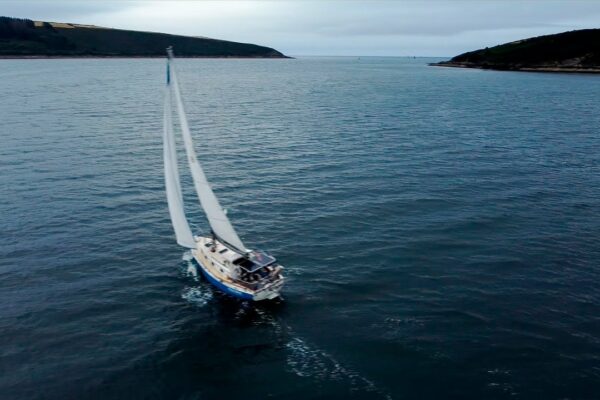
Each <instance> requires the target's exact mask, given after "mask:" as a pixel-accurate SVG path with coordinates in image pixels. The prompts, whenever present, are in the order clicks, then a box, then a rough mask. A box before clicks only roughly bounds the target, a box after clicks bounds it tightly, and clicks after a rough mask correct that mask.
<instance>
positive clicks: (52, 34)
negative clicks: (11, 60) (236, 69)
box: [0, 23, 285, 58]
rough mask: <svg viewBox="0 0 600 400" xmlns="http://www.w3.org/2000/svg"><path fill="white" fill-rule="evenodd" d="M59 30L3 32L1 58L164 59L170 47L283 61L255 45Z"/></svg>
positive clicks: (180, 52) (190, 53) (116, 31)
mask: <svg viewBox="0 0 600 400" xmlns="http://www.w3.org/2000/svg"><path fill="white" fill-rule="evenodd" d="M12 26H14V23H13V25H12ZM59 26H60V25H58V24H57V25H55V26H52V25H50V24H45V26H33V27H32V26H31V24H26V25H23V24H20V25H19V26H18V29H12V30H11V29H5V31H4V32H3V35H0V56H125V57H126V56H133V57H144V56H163V55H164V54H165V48H166V47H168V46H173V47H174V49H175V53H176V55H178V56H192V57H269V58H280V57H285V56H284V55H283V54H281V53H280V52H278V51H277V50H274V49H271V48H269V47H263V46H257V45H254V44H246V43H237V42H228V41H224V40H215V39H207V38H195V37H188V36H176V35H168V34H164V33H153V32H138V31H127V30H120V29H107V28H101V27H81V26H77V25H72V26H73V27H72V28H66V27H65V28H63V27H59Z"/></svg>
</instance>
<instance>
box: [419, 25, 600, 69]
mask: <svg viewBox="0 0 600 400" xmlns="http://www.w3.org/2000/svg"><path fill="white" fill-rule="evenodd" d="M430 65H434V66H441V67H459V68H481V69H496V70H509V71H539V72H592V73H600V29H582V30H577V31H570V32H563V33H557V34H554V35H546V36H538V37H534V38H530V39H524V40H517V41H516V42H510V43H505V44H501V45H499V46H494V47H490V48H487V47H486V48H485V49H480V50H475V51H471V52H468V53H464V54H461V55H458V56H456V57H454V58H452V59H451V60H449V61H442V62H439V63H434V64H430Z"/></svg>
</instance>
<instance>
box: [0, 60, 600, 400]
mask: <svg viewBox="0 0 600 400" xmlns="http://www.w3.org/2000/svg"><path fill="white" fill-rule="evenodd" d="M428 61H432V60H425V59H416V60H409V59H395V58H361V59H360V60H357V59H354V58H308V59H297V60H180V61H179V69H180V80H181V81H182V84H183V94H184V98H185V100H186V102H187V108H188V113H189V117H190V123H191V126H192V128H193V129H192V131H193V134H194V136H195V138H196V146H197V151H198V154H199V157H200V158H201V160H202V161H203V162H204V165H205V169H206V171H207V174H208V175H209V177H210V179H212V181H213V182H214V187H215V190H216V192H217V195H218V196H219V197H220V198H221V201H222V203H223V205H224V206H226V207H227V208H228V210H229V216H230V217H231V218H232V220H233V222H234V225H235V226H236V227H237V229H238V231H239V234H240V236H241V237H242V239H243V240H244V242H246V244H247V245H248V246H249V247H255V248H256V247H258V248H264V249H268V250H269V251H271V252H272V253H273V254H275V255H276V256H277V257H278V258H279V260H280V261H281V262H282V263H283V264H284V265H285V266H286V275H287V277H288V282H287V286H286V287H285V290H284V298H285V300H284V301H283V302H280V303H274V304H267V305H257V306H255V305H252V304H246V303H240V302H238V301H235V300H230V299H228V298H226V297H224V296H222V295H220V294H219V293H215V292H214V291H213V290H212V289H211V287H210V286H209V285H208V284H207V283H206V282H204V281H202V280H196V279H194V277H193V276H190V274H189V273H188V268H189V266H190V265H191V264H190V261H189V255H187V254H185V253H184V249H182V248H179V247H178V246H177V245H176V243H175V240H174V237H173V232H172V229H171V226H170V222H169V219H168V218H169V216H168V212H167V206H166V201H165V194H164V188H163V177H162V147H161V146H162V144H161V129H162V125H161V124H162V122H161V118H162V88H163V87H162V85H163V80H164V62H163V61H162V60H29V61H27V60H11V61H9V60H5V61H1V62H0V93H1V94H2V97H1V102H0V118H1V128H0V243H1V245H0V304H1V307H0V397H1V398H2V399H80V398H86V399H108V398H127V399H130V398H139V399H162V398H169V399H175V398H176V399H229V398H242V397H244V398H249V399H261V398H273V399H349V398H356V399H386V398H387V399H389V398H393V399H415V398H419V399H440V398H454V399H481V398H487V399H507V398H515V399H530V398H539V399H566V398H568V399H593V398H598V393H600V285H599V279H600V265H599V263H600V250H599V249H600V245H599V240H600V216H599V215H600V102H599V101H598V99H599V95H600V76H593V75H565V74H537V73H512V72H492V71H479V70H460V69H445V68H435V67H428V66H426V62H428ZM183 183H184V185H185V186H186V190H187V191H186V194H185V196H186V201H187V209H188V215H189V216H190V217H191V219H192V221H193V222H194V224H195V225H196V229H197V232H201V231H204V232H206V223H205V221H204V217H203V214H202V212H201V210H200V209H199V207H198V206H197V202H196V198H195V195H194V193H193V188H192V183H191V179H190V178H189V176H187V175H185V177H184V179H183Z"/></svg>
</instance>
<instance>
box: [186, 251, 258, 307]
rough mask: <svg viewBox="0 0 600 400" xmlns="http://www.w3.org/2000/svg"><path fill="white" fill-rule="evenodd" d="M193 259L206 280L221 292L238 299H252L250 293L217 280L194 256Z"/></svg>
mask: <svg viewBox="0 0 600 400" xmlns="http://www.w3.org/2000/svg"><path fill="white" fill-rule="evenodd" d="M194 260H196V262H197V263H198V265H199V266H200V270H201V271H202V274H203V275H204V276H205V277H206V279H208V281H209V282H210V283H212V285H213V286H214V287H216V288H217V289H219V290H220V291H221V292H223V293H226V294H228V295H230V296H233V297H237V298H238V299H243V300H253V296H252V295H251V294H248V293H244V292H241V291H239V290H236V289H233V288H231V287H229V286H227V285H225V284H224V283H223V282H221V281H219V280H218V279H216V278H214V277H213V276H212V275H211V274H210V273H208V271H206V269H205V268H204V266H203V265H202V264H201V263H200V261H198V260H197V259H196V258H195V257H194Z"/></svg>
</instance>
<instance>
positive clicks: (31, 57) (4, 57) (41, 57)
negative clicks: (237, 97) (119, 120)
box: [0, 54, 294, 60]
mask: <svg viewBox="0 0 600 400" xmlns="http://www.w3.org/2000/svg"><path fill="white" fill-rule="evenodd" d="M63 58H65V59H104V58H165V55H162V54H161V55H158V54H157V55H148V56H144V55H131V56H127V55H114V56H109V55H105V56H103V55H79V56H78V55H64V56H61V55H0V60H47V59H63ZM177 58H214V59H223V58H230V59H267V60H283V59H293V58H294V57H290V56H286V55H284V56H178V57H177Z"/></svg>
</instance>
